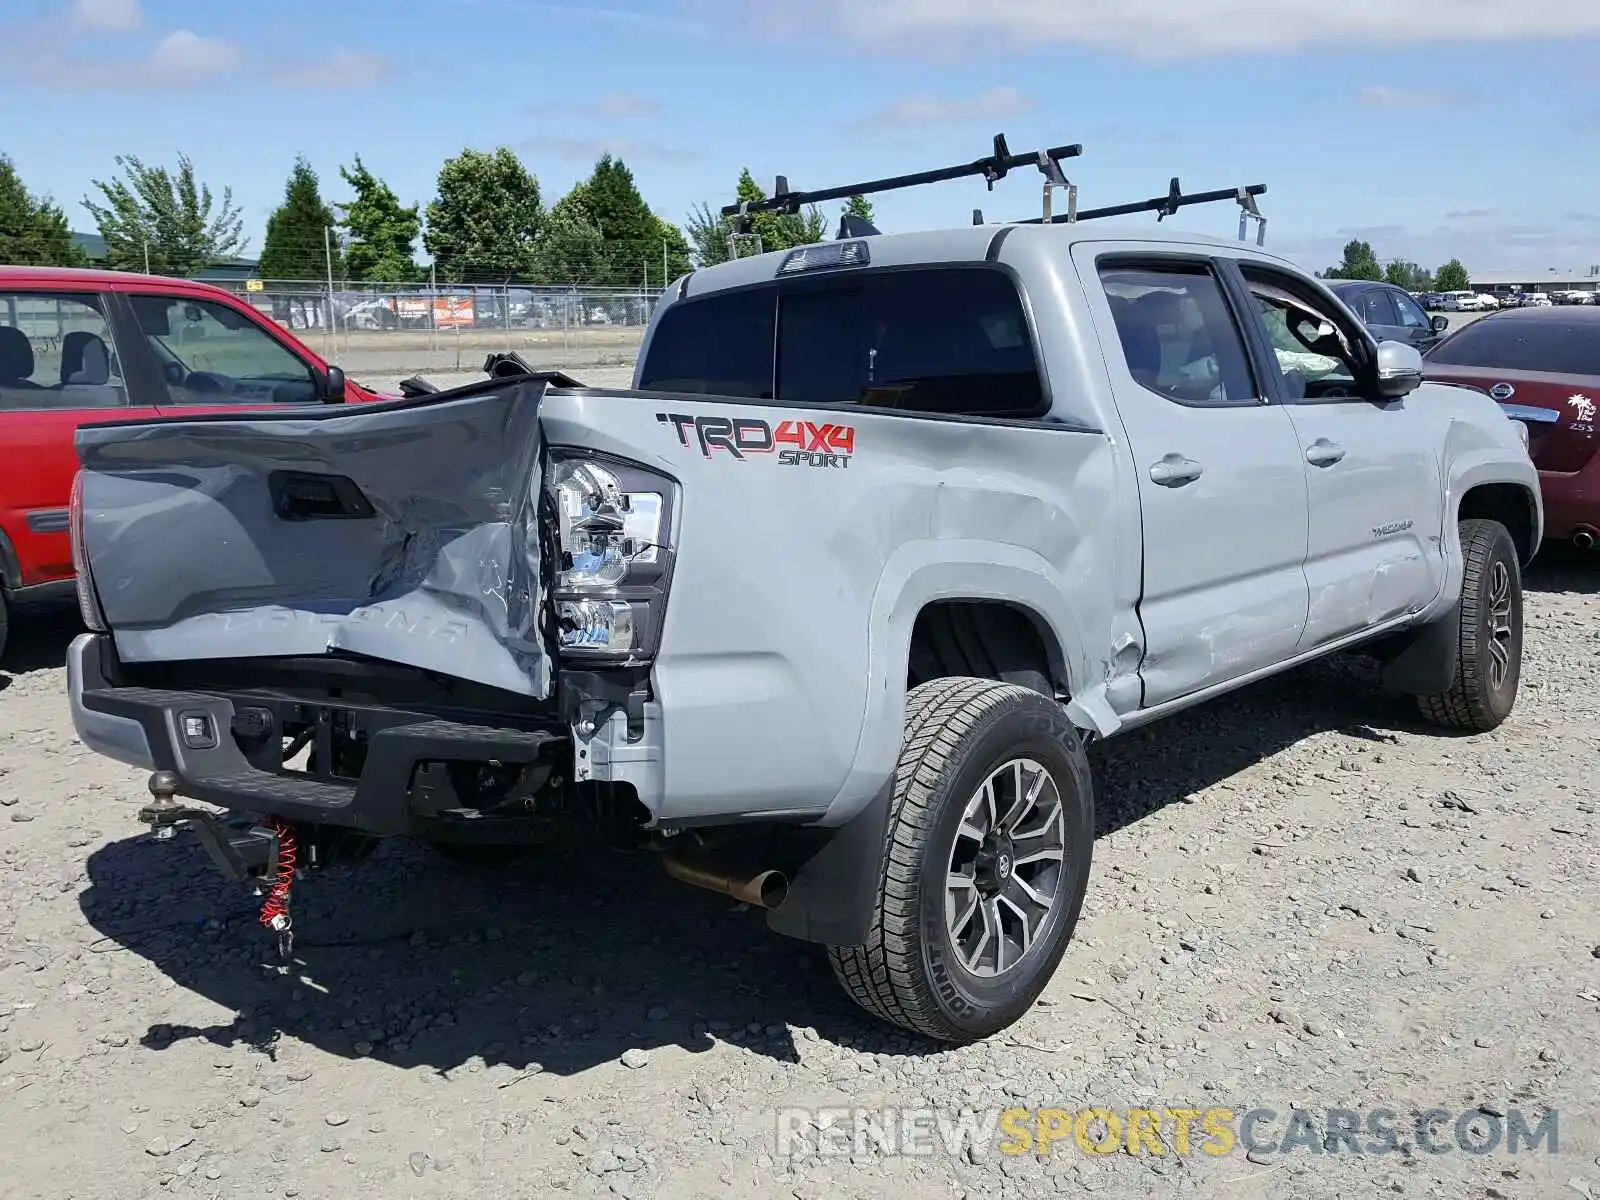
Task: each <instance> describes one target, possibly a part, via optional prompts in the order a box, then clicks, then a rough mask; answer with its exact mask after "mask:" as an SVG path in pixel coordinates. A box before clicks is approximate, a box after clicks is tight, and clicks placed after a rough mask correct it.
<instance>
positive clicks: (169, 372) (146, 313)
mask: <svg viewBox="0 0 1600 1200" xmlns="http://www.w3.org/2000/svg"><path fill="white" fill-rule="evenodd" d="M131 300H132V303H133V309H134V314H135V316H136V317H137V319H138V323H139V329H140V331H141V332H142V333H143V334H144V337H145V341H146V342H147V343H148V344H149V347H150V353H151V354H152V355H153V356H154V357H155V360H156V364H157V366H158V367H159V368H160V370H161V373H162V374H163V375H164V376H165V377H166V381H167V392H168V394H169V395H170V397H171V402H172V403H173V404H271V403H280V404H311V403H314V402H315V401H316V399H317V381H316V375H315V373H314V372H313V370H312V368H311V365H310V364H309V363H307V362H306V361H305V360H303V359H302V358H300V357H299V356H298V355H296V354H295V353H294V352H293V351H291V350H290V349H289V348H288V347H287V346H285V345H284V344H283V343H282V342H280V341H278V340H277V339H276V338H275V337H273V336H272V335H271V334H269V333H268V332H267V331H266V330H265V329H263V328H262V327H261V326H260V325H258V324H257V323H256V322H255V321H253V320H251V319H250V318H249V317H247V316H246V315H245V314H243V313H241V312H239V311H238V310H237V309H235V308H232V307H231V306H229V305H226V304H220V303H218V302H216V301H212V300H192V299H189V298H187V297H183V296H133V297H131Z"/></svg>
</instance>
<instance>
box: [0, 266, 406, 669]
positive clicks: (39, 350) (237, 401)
mask: <svg viewBox="0 0 1600 1200" xmlns="http://www.w3.org/2000/svg"><path fill="white" fill-rule="evenodd" d="M386 398H387V397H383V396H379V395H377V394H375V393H373V392H370V391H368V390H367V389H365V388H363V387H361V386H360V385H358V384H356V383H355V382H353V381H351V380H347V379H346V378H345V377H344V372H343V371H341V370H340V369H339V368H338V367H334V366H330V365H329V364H328V363H326V362H324V361H323V360H322V358H320V357H319V356H318V355H316V354H315V353H313V352H312V351H311V349H310V348H309V347H307V346H305V345H304V344H302V343H301V342H300V341H298V340H297V339H296V338H295V337H294V336H293V335H292V334H290V333H289V332H288V331H287V330H286V329H284V328H282V327H281V326H279V325H277V324H276V323H275V322H273V321H272V320H270V319H269V318H268V317H266V316H263V315H262V314H261V313H259V312H257V311H256V310H255V309H254V308H252V307H250V306H249V305H248V304H245V303H244V302H243V301H241V300H239V299H238V298H237V297H235V296H232V295H229V294H228V293H227V292H225V291H223V290H222V289H220V288H216V287H211V286H209V285H207V284H203V283H193V282H190V281H187V280H182V279H168V278H164V277H160V276H149V275H131V274H125V273H123V272H120V271H91V270H79V269H76V268H57V267H6V266H0V650H3V649H4V646H5V642H6V635H7V626H8V623H9V622H8V617H9V614H10V610H11V608H12V606H13V605H14V604H15V603H16V602H17V601H32V600H49V599H54V598H57V597H60V598H70V597H71V595H72V589H73V569H72V548H71V544H70V539H69V537H68V532H67V506H68V502H69V499H70V497H71V493H72V481H73V477H74V476H75V475H76V473H77V469H78V458H77V454H76V452H75V451H74V449H73V434H74V432H75V431H76V429H77V428H78V426H80V425H83V424H87V423H90V422H96V421H123V420H148V419H150V418H152V417H159V416H162V415H167V414H171V415H177V414H179V413H194V412H203V411H207V410H216V409H232V408H238V407H268V406H273V405H278V404H315V403H319V402H326V403H343V402H345V401H353V402H365V401H373V400H380V399H386Z"/></svg>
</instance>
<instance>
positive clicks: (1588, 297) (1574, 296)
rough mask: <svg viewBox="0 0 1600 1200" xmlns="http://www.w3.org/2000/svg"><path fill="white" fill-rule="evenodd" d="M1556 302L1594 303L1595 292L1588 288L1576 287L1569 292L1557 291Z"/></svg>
mask: <svg viewBox="0 0 1600 1200" xmlns="http://www.w3.org/2000/svg"><path fill="white" fill-rule="evenodd" d="M1555 302H1556V303H1557V304H1593V303H1594V302H1595V293H1594V292H1592V291H1590V290H1589V289H1588V288H1574V289H1572V290H1571V291H1568V292H1557V293H1556V294H1555Z"/></svg>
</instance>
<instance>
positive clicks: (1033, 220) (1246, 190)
mask: <svg viewBox="0 0 1600 1200" xmlns="http://www.w3.org/2000/svg"><path fill="white" fill-rule="evenodd" d="M1266 190H1267V185H1266V184H1264V183H1252V184H1250V185H1249V186H1248V187H1231V188H1218V189H1217V190H1216V191H1213V192H1191V193H1189V194H1188V195H1185V194H1184V192H1183V190H1182V189H1181V188H1180V187H1179V186H1178V180H1177V177H1176V176H1174V177H1173V180H1172V183H1171V185H1170V186H1169V187H1168V189H1167V194H1166V195H1165V196H1152V197H1151V198H1150V199H1148V200H1135V201H1134V202H1133V203H1131V204H1112V205H1108V206H1106V207H1105V208H1085V209H1081V210H1079V212H1078V213H1077V215H1076V216H1075V217H1074V216H1073V215H1072V214H1071V213H1062V214H1060V215H1058V216H1053V217H1050V218H1048V219H1046V218H1042V217H1030V218H1028V219H1027V220H1022V221H1017V222H1014V223H1015V224H1017V225H1065V224H1069V223H1071V222H1073V221H1093V220H1096V219H1098V218H1101V217H1127V216H1132V215H1133V214H1134V213H1144V212H1153V213H1155V214H1156V219H1157V220H1161V219H1163V218H1165V217H1170V216H1172V215H1173V214H1174V213H1176V212H1177V211H1178V210H1179V209H1181V208H1188V207H1190V206H1191V205H1195V204H1217V203H1219V202H1221V201H1224V200H1234V201H1237V202H1238V203H1239V205H1240V207H1241V208H1244V209H1246V212H1245V213H1244V215H1245V216H1247V217H1254V218H1255V219H1256V220H1258V221H1260V222H1261V223H1262V227H1263V235H1264V233H1265V224H1266V218H1265V217H1263V216H1261V213H1260V210H1259V209H1257V208H1256V205H1255V197H1257V196H1259V195H1261V194H1262V193H1264V192H1265V191H1266Z"/></svg>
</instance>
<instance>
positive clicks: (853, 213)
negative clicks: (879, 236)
mask: <svg viewBox="0 0 1600 1200" xmlns="http://www.w3.org/2000/svg"><path fill="white" fill-rule="evenodd" d="M842 215H843V216H848V217H860V218H861V219H862V220H863V221H866V222H867V223H868V224H871V225H873V226H876V225H877V223H878V222H877V219H876V218H875V217H874V216H873V215H872V201H871V200H868V199H867V198H866V197H865V196H851V197H850V199H848V200H846V201H845V202H844V212H843V214H842Z"/></svg>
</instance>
